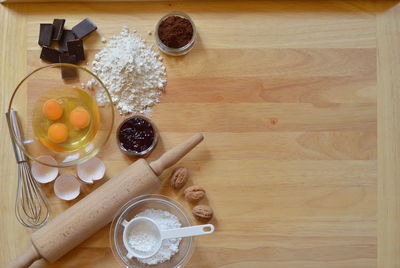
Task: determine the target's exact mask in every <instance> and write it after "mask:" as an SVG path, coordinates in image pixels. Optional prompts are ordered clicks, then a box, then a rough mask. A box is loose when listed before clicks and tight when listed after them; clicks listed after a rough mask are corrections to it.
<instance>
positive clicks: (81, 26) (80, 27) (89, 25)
mask: <svg viewBox="0 0 400 268" xmlns="http://www.w3.org/2000/svg"><path fill="white" fill-rule="evenodd" d="M96 30H97V26H96V25H95V24H94V23H93V22H91V21H90V20H89V19H88V18H86V19H84V20H83V21H81V22H80V23H78V24H77V25H75V26H74V27H72V32H73V33H74V34H75V35H76V37H78V38H79V39H82V38H83V37H85V36H87V35H88V34H90V33H91V32H93V31H96Z"/></svg>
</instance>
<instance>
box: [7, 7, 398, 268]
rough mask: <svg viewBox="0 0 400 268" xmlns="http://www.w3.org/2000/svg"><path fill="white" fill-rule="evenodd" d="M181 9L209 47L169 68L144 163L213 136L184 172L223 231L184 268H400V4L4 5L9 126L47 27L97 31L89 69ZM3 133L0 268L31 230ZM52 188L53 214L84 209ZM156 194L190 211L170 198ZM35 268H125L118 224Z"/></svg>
mask: <svg viewBox="0 0 400 268" xmlns="http://www.w3.org/2000/svg"><path fill="white" fill-rule="evenodd" d="M173 10H181V11H184V12H187V13H189V14H190V15H191V16H192V18H193V19H194V21H195V23H196V25H197V27H198V31H199V37H200V38H199V42H198V44H197V46H196V48H195V49H194V50H193V51H192V52H191V53H190V54H188V55H187V56H185V57H180V58H172V57H165V62H166V64H167V70H168V86H167V89H166V92H165V95H164V96H163V97H162V99H161V103H160V104H158V105H157V106H155V107H154V109H153V114H152V118H153V120H154V121H155V123H156V124H157V126H158V128H159V130H160V131H161V143H160V145H159V146H158V148H157V150H156V151H155V152H154V153H153V154H152V155H151V156H150V157H149V158H150V159H154V158H156V157H157V156H159V155H160V154H161V153H162V152H163V151H165V150H166V149H168V148H171V147H172V146H174V145H175V144H177V143H179V142H180V141H182V140H183V139H185V138H186V137H188V136H190V135H192V134H193V133H195V132H203V133H204V135H205V141H204V142H203V143H202V144H201V145H200V146H199V147H198V148H197V149H196V150H194V151H193V152H192V153H191V154H190V155H189V156H188V157H186V158H185V159H184V160H183V161H182V162H181V163H180V164H181V165H184V166H187V167H189V169H190V171H191V174H192V176H191V184H199V185H202V186H204V188H205V189H206V190H207V197H208V200H207V202H208V203H209V204H210V205H211V206H212V207H213V208H214V210H215V220H214V221H213V222H214V224H216V227H217V231H216V233H215V234H214V235H212V236H207V237H202V238H200V239H198V240H197V248H196V252H195V254H194V256H193V258H192V259H191V261H190V263H189V265H188V267H199V268H200V267H224V268H228V267H263V268H264V267H274V268H281V267H307V268H313V267H318V268H319V267H325V268H333V267H349V268H356V267H362V268H366V267H400V243H399V238H400V227H399V226H400V225H399V219H400V214H399V213H398V212H399V209H400V185H399V184H400V180H399V175H400V172H399V168H398V164H399V162H398V161H400V143H399V140H400V124H399V114H400V105H399V101H400V53H399V49H400V6H399V5H398V4H397V1H276V2H275V1H266V2H264V1H254V2H252V1H240V2H232V1H226V2H225V1H217V2H205V1H197V2H190V1H183V2H147V3H73V4H72V3H71V4H63V3H57V4H55V3H52V4H51V3H47V4H7V5H0V87H1V91H0V94H1V95H0V108H1V109H0V111H1V113H3V112H5V111H6V106H7V104H8V101H9V97H10V94H11V92H12V90H13V88H14V87H15V85H16V83H17V82H18V81H19V80H20V79H21V78H22V77H23V76H24V75H25V74H26V73H27V71H28V70H30V69H32V68H34V67H37V66H40V65H42V64H43V63H42V62H41V61H40V60H39V52H40V48H39V46H38V45H37V35H38V26H39V23H45V22H51V21H52V19H53V18H65V19H66V20H67V24H66V26H67V27H71V26H73V25H74V24H75V23H77V22H78V21H80V20H81V19H83V18H85V17H89V18H90V19H92V20H93V21H94V22H95V23H96V24H97V25H98V28H99V30H98V33H97V34H94V35H92V36H90V37H89V38H88V39H87V40H86V41H85V46H86V47H87V48H88V53H89V58H91V57H93V54H94V53H95V52H96V50H98V49H100V48H101V47H103V46H104V44H103V43H101V42H100V41H99V40H100V37H101V36H105V37H107V38H110V37H111V36H112V35H113V34H116V33H118V32H119V31H120V30H121V28H122V26H123V25H127V26H129V27H130V28H131V29H132V30H133V29H136V30H137V31H138V33H139V34H142V35H143V36H144V37H145V38H146V39H147V40H149V42H152V38H153V37H152V36H149V35H148V34H147V32H148V31H151V30H153V27H154V25H155V23H156V22H157V20H158V19H159V18H160V16H161V15H163V14H164V13H166V12H168V11H173ZM120 120H121V118H120V117H119V118H118V119H117V122H118V121H120ZM0 129H1V133H2V135H1V137H0V147H1V151H0V153H1V155H0V172H1V180H0V191H1V192H0V206H1V212H2V214H1V217H0V223H1V225H0V226H1V232H0V266H2V267H3V266H4V265H5V264H6V263H7V262H9V261H10V260H11V259H12V258H14V257H16V256H17V255H18V254H20V253H22V251H23V250H24V249H25V248H27V246H28V245H29V243H30V242H29V236H30V233H31V230H28V229H26V228H23V227H22V226H21V225H20V224H19V223H18V222H17V220H16V218H15V216H14V201H15V192H16V184H17V177H16V176H17V165H16V163H15V160H14V155H13V152H12V147H11V143H10V140H9V136H8V133H7V128H6V123H5V120H4V117H3V119H2V120H0ZM100 156H101V157H102V158H103V159H104V160H105V162H106V165H107V177H111V176H112V175H114V174H116V173H118V171H119V170H120V169H122V168H123V167H125V166H127V165H128V164H129V163H130V162H131V161H132V159H128V158H126V157H123V156H122V155H121V154H120V153H119V152H118V150H117V149H116V145H115V143H114V142H113V141H110V142H109V144H108V145H107V148H105V150H104V151H103V152H102V153H101V154H100ZM67 171H68V170H67ZM67 171H62V172H67ZM169 173H170V172H166V175H164V176H163V178H166V177H168V175H169ZM98 184H100V183H98ZM98 184H97V185H95V186H94V187H88V186H85V187H84V188H83V192H84V193H83V196H84V195H86V194H89V193H90V192H91V191H92V190H93V188H95V187H97V186H98ZM43 189H44V190H45V192H46V194H47V196H48V197H49V199H50V202H51V206H52V209H53V213H54V215H56V214H58V213H60V212H62V211H63V210H65V209H66V208H68V207H69V206H71V205H72V204H73V203H74V202H71V203H68V202H64V201H61V200H58V199H56V198H55V196H54V193H53V191H52V184H50V185H45V186H43ZM160 192H161V193H163V194H167V195H171V196H173V197H175V198H177V199H178V200H181V201H182V202H183V203H184V204H185V205H186V203H185V202H184V201H183V200H182V197H181V194H180V193H173V192H171V190H170V189H169V188H168V187H167V186H164V187H163V188H162V190H161V191H160ZM186 207H187V209H189V207H188V206H187V205H186ZM34 267H81V268H84V267H96V268H102V267H118V264H117V262H116V261H115V260H114V258H113V256H112V253H111V250H110V248H109V240H108V226H107V228H104V229H103V230H102V231H101V232H99V233H97V234H96V235H95V236H93V237H92V238H90V239H89V240H88V241H86V242H85V243H83V244H82V245H81V246H80V247H79V248H77V249H75V250H73V251H72V252H70V253H69V254H68V255H66V256H65V257H64V258H62V259H60V260H59V261H58V262H57V263H55V264H52V265H47V264H45V263H37V264H35V265H34Z"/></svg>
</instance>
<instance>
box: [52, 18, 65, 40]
mask: <svg viewBox="0 0 400 268" xmlns="http://www.w3.org/2000/svg"><path fill="white" fill-rule="evenodd" d="M64 23H65V20H64V19H54V20H53V36H52V39H53V40H55V41H58V40H60V39H61V36H62V33H63V31H64Z"/></svg>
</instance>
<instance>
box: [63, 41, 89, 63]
mask: <svg viewBox="0 0 400 268" xmlns="http://www.w3.org/2000/svg"><path fill="white" fill-rule="evenodd" d="M67 47H68V54H69V55H75V56H76V60H77V61H78V62H79V61H83V60H85V51H84V50H83V41H82V40H72V41H68V42H67Z"/></svg>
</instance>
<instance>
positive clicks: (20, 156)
mask: <svg viewBox="0 0 400 268" xmlns="http://www.w3.org/2000/svg"><path fill="white" fill-rule="evenodd" d="M6 117H7V122H8V127H9V129H10V135H11V136H12V135H14V137H15V139H16V140H18V142H21V131H20V129H19V122H18V117H17V111H15V110H11V112H10V113H8V112H7V113H6ZM12 145H13V148H14V153H15V157H16V159H17V162H18V163H21V162H26V157H25V155H24V153H23V152H22V151H21V149H20V148H19V147H18V145H17V144H16V142H15V141H14V140H13V139H12Z"/></svg>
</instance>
